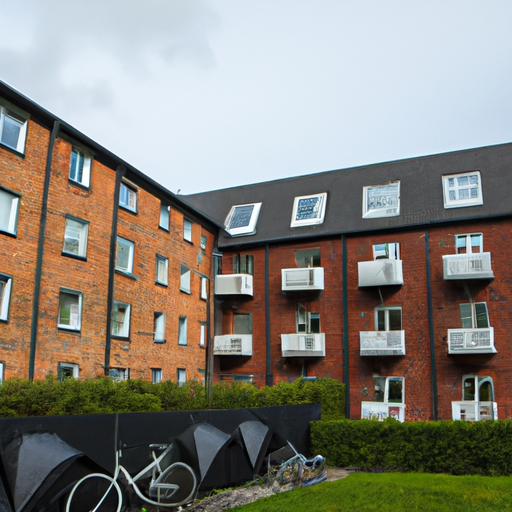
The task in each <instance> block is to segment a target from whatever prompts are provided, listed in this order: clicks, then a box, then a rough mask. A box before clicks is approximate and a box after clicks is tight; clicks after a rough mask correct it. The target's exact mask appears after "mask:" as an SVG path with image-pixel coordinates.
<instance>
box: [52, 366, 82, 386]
mask: <svg viewBox="0 0 512 512" xmlns="http://www.w3.org/2000/svg"><path fill="white" fill-rule="evenodd" d="M78 371H79V368H78V365H77V364H75V363H60V362H59V363H57V378H58V379H59V380H60V381H61V382H64V381H65V380H67V379H78Z"/></svg>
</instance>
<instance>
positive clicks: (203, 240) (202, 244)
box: [201, 235, 208, 251]
mask: <svg viewBox="0 0 512 512" xmlns="http://www.w3.org/2000/svg"><path fill="white" fill-rule="evenodd" d="M207 243H208V238H207V237H206V235H201V250H202V251H206V244H207Z"/></svg>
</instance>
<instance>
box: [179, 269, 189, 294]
mask: <svg viewBox="0 0 512 512" xmlns="http://www.w3.org/2000/svg"><path fill="white" fill-rule="evenodd" d="M180 290H181V291H182V292H185V293H190V269H189V268H188V267H187V266H186V265H183V264H180Z"/></svg>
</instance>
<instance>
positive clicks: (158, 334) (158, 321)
mask: <svg viewBox="0 0 512 512" xmlns="http://www.w3.org/2000/svg"><path fill="white" fill-rule="evenodd" d="M166 317H167V315H166V314H165V313H161V312H158V311H155V313H154V318H155V328H154V331H153V341H154V342H155V343H165V321H166Z"/></svg>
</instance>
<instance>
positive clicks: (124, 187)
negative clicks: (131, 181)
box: [119, 182, 137, 213]
mask: <svg viewBox="0 0 512 512" xmlns="http://www.w3.org/2000/svg"><path fill="white" fill-rule="evenodd" d="M119 206H121V207H123V208H125V209H126V210H129V211H131V212H135V213H137V190H136V189H135V188H133V187H131V186H130V185H128V184H126V183H124V182H121V187H120V189H119Z"/></svg>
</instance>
